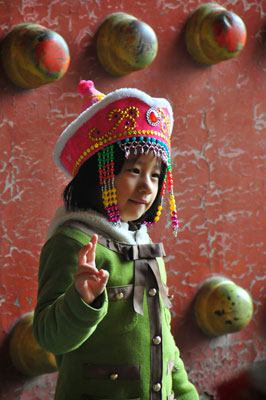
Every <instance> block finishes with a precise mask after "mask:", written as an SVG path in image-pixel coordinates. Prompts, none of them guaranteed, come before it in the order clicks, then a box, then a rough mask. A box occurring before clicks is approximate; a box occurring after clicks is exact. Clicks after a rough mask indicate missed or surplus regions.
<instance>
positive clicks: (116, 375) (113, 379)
mask: <svg viewBox="0 0 266 400" xmlns="http://www.w3.org/2000/svg"><path fill="white" fill-rule="evenodd" d="M109 378H110V379H111V381H116V380H117V378H118V374H111V375H110V376H109Z"/></svg>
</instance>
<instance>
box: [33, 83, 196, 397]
mask: <svg viewBox="0 0 266 400" xmlns="http://www.w3.org/2000/svg"><path fill="white" fill-rule="evenodd" d="M79 92H80V93H81V94H83V96H84V110H83V112H82V113H81V115H80V116H79V117H78V118H77V119H76V120H75V121H74V122H72V123H71V124H70V125H69V126H68V127H67V128H66V129H65V131H64V132H63V133H62V135H61V136H60V138H59V140H58V142H57V144H56V147H55V153H54V158H55V162H56V164H57V165H58V166H59V167H60V168H61V169H62V170H63V171H64V172H65V173H66V174H67V175H69V176H72V178H73V179H72V180H71V182H70V183H69V184H68V186H67V187H66V188H65V191H64V203H65V206H64V207H62V208H60V209H59V210H58V211H57V212H56V215H55V218H54V219H53V221H52V222H51V225H50V228H49V232H48V241H47V242H46V244H45V246H44V247H43V249H42V253H41V258H40V269H39V291H38V302H37V306H36V310H35V317H34V333H35V336H36V339H37V340H38V342H39V344H40V345H41V346H42V347H43V348H45V349H46V350H48V351H50V352H52V353H54V354H55V356H56V360H57V363H58V369H59V376H58V382H57V387H56V394H55V399H56V400H96V399H101V400H104V399H105V400H107V399H109V400H110V399H112V400H113V399H115V400H116V399H117V400H118V399H120V400H122V399H123V400H129V399H131V400H132V399H134V400H137V399H139V400H140V399H141V400H148V399H150V400H173V399H179V400H196V399H198V394H197V392H196V389H195V387H194V386H193V385H192V384H191V383H190V382H189V381H188V378H187V374H186V371H185V369H184V365H183V362H182V360H181V359H180V357H179V350H178V349H177V347H176V345H175V342H174V338H173V336H172V335H171V333H170V311H169V308H170V307H171V302H170V299H169V296H168V290H167V286H166V272H165V267H164V262H163V257H164V250H163V246H162V245H161V244H154V243H152V241H151V239H150V237H149V236H148V233H147V226H149V225H151V224H153V223H155V222H156V221H157V220H158V219H159V216H160V214H161V210H162V199H163V197H164V195H165V191H166V189H167V188H168V189H169V192H170V195H169V198H170V209H171V221H172V228H173V233H174V234H176V231H177V228H178V222H177V216H176V209H175V201H174V195H173V185H172V183H173V182H172V176H171V165H170V135H171V132H172V125H173V116H172V109H171V106H170V104H169V103H168V101H167V100H165V99H156V98H151V97H150V96H148V95H147V94H146V93H144V92H142V91H140V90H137V89H119V90H116V91H114V92H112V93H110V94H109V95H107V96H104V95H103V94H102V93H100V92H98V91H97V90H96V89H95V88H94V85H93V83H92V82H91V81H81V82H80V84H79Z"/></svg>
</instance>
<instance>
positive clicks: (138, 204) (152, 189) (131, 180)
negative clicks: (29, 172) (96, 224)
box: [115, 151, 161, 222]
mask: <svg viewBox="0 0 266 400" xmlns="http://www.w3.org/2000/svg"><path fill="white" fill-rule="evenodd" d="M160 173H161V160H159V159H158V158H156V157H154V154H153V152H152V151H150V152H149V153H148V154H146V155H137V156H134V155H131V156H130V157H129V158H128V159H127V160H126V161H125V163H124V165H123V167H122V170H121V171H120V173H119V174H118V175H117V176H116V177H115V187H116V195H117V204H118V209H119V213H120V216H121V220H122V221H124V222H129V221H135V220H137V219H139V218H140V217H141V216H142V215H143V214H144V213H145V212H146V211H148V209H149V208H150V207H151V205H152V203H153V202H154V200H155V198H156V196H157V192H158V184H159V177H160Z"/></svg>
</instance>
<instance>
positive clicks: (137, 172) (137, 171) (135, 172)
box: [129, 168, 139, 174]
mask: <svg viewBox="0 0 266 400" xmlns="http://www.w3.org/2000/svg"><path fill="white" fill-rule="evenodd" d="M129 171H130V172H132V173H133V174H139V169H138V168H130V170H129Z"/></svg>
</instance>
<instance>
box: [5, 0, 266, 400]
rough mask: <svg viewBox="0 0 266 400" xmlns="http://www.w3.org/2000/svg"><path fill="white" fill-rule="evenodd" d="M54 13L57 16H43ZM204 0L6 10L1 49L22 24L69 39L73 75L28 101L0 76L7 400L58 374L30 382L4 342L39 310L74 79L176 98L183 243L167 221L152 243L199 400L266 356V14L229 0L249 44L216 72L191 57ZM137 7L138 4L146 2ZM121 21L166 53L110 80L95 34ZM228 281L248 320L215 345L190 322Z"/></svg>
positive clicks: (73, 1)
mask: <svg viewBox="0 0 266 400" xmlns="http://www.w3.org/2000/svg"><path fill="white" fill-rule="evenodd" d="M49 3H50V5H49ZM201 3H203V2H201V1H196V0H195V1H193V0H192V1H189V2H186V1H184V2H181V1H177V0H157V1H154V0H142V1H141V2H134V1H132V0H123V1H122V0H119V1H115V0H108V1H100V0H98V1H96V0H95V1H80V0H65V1H61V2H60V1H53V2H52V1H50V2H46V1H42V2H41V1H37V0H36V1H35V0H27V1H25V0H24V1H23V0H12V1H11V0H4V1H1V2H0V39H2V38H3V36H4V35H5V34H6V33H7V32H8V31H9V30H10V29H11V28H12V27H13V26H15V25H16V24H18V23H21V22H33V23H39V24H42V25H44V26H46V27H48V28H50V29H53V30H55V31H56V32H58V33H59V34H61V35H62V36H63V37H64V38H65V40H66V41H67V43H68V45H69V48H70V53H71V64H70V67H69V70H68V72H67V74H66V75H65V76H64V77H63V78H62V79H61V80H59V81H58V82H56V83H52V84H49V85H46V86H44V87H41V88H38V89H36V90H30V91H25V90H20V89H18V88H16V87H14V86H13V85H12V84H11V83H10V82H9V81H8V79H7V78H6V77H5V76H4V73H3V71H2V70H1V74H0V128H1V131H0V149H1V159H0V219H1V223H0V231H1V242H0V245H1V263H0V369H1V373H0V398H1V399H8V400H15V399H21V400H22V399H23V400H30V399H32V400H33V399H34V400H35V399H45V400H47V399H52V398H53V395H52V394H53V391H54V385H55V380H56V374H50V375H44V376H41V377H37V378H34V379H30V378H25V377H22V376H21V375H20V374H19V373H17V372H16V371H15V370H14V368H13V367H12V365H11V363H10V361H9V358H8V340H9V334H10V331H11V330H12V328H13V327H14V325H15V323H16V322H17V321H18V319H19V318H20V317H21V316H22V315H23V314H25V313H27V312H29V311H32V310H33V309H34V305H35V302H36V291H37V273H38V257H39V252H40V249H41V246H42V245H43V243H44V241H45V236H46V230H47V226H48V223H49V220H50V219H51V218H52V216H53V213H54V211H55V209H56V207H57V206H58V205H59V203H60V195H61V192H62V189H63V187H64V185H65V184H66V182H67V179H66V178H65V177H64V176H63V174H62V173H61V172H60V171H59V170H58V169H57V168H56V167H55V166H54V163H53V160H52V151H53V148H54V144H55V142H56V140H57V138H58V135H59V134H60V133H61V131H62V130H63V128H64V127H65V126H66V125H67V124H68V123H69V122H70V121H72V120H73V119H74V118H75V117H76V116H77V115H78V114H79V112H80V109H81V101H80V97H79V95H78V94H77V92H76V87H77V84H78V82H79V80H80V79H92V80H94V81H95V83H96V87H97V88H98V89H99V90H100V91H102V92H106V93H107V92H109V91H111V90H114V89H116V88H119V87H125V86H129V87H137V88H140V89H143V90H145V91H148V92H149V93H150V94H151V95H153V96H157V97H160V96H161V97H168V98H169V99H170V100H171V102H172V104H173V108H174V114H175V125H174V133H173V139H172V146H173V170H174V181H175V194H176V200H177V205H178V208H179V218H180V225H181V230H180V233H179V236H178V238H177V239H174V238H172V237H171V233H170V230H169V231H168V230H167V229H165V227H167V224H168V222H167V221H168V219H165V218H162V220H161V221H160V222H159V224H158V225H157V226H156V227H155V228H154V229H153V233H152V235H153V238H154V239H155V240H161V239H162V240H163V241H164V243H165V248H166V251H167V261H168V262H167V268H168V271H169V282H170V286H171V288H172V291H173V292H174V294H175V298H174V309H173V333H174V335H175V338H176V341H177V344H178V346H179V348H180V350H181V354H182V357H183V359H184V361H185V363H186V366H187V369H188V371H189V373H190V377H191V379H192V380H193V381H194V382H195V384H196V385H197V387H198V389H199V392H200V393H201V394H203V392H204V391H207V392H208V393H210V394H215V387H217V384H218V383H220V382H221V381H223V380H224V379H227V378H229V377H231V376H233V375H234V374H235V373H237V371H238V370H242V369H243V368H246V367H248V366H250V365H251V364H252V363H253V362H254V361H256V360H260V359H263V358H265V353H266V350H265V333H266V324H265V313H266V306H265V281H266V274H265V271H266V256H265V255H266V243H265V220H266V219H265V131H266V111H265V110H266V107H265V106H266V101H265V92H266V45H265V38H264V37H263V35H264V34H265V27H266V18H265V15H266V3H265V2H263V1H261V0H254V1H252V2H250V1H244V0H240V1H237V2H236V1H233V0H227V1H223V0H221V1H220V3H219V4H221V5H223V6H225V7H226V8H228V9H229V10H232V11H234V12H235V13H237V14H238V15H239V16H240V17H241V18H242V19H243V20H244V22H245V24H246V27H247V31H248V40H247V44H246V47H245V49H244V50H243V51H242V53H241V54H240V55H239V56H238V57H237V58H235V59H232V60H230V61H226V62H222V63H220V64H216V65H214V66H212V67H202V66H199V65H197V64H196V63H195V62H194V61H193V60H192V59H191V58H190V56H189V55H188V54H187V52H186V48H185V42H184V26H185V23H186V21H187V18H188V17H189V15H190V14H191V12H192V11H193V10H194V9H195V7H197V6H198V5H199V4H201ZM139 4H141V5H139ZM115 11H124V12H127V13H129V14H132V15H134V16H136V17H138V18H141V19H142V20H143V21H145V22H146V23H148V24H150V25H151V26H152V27H153V28H154V30H155V31H156V33H157V36H158V40H159V52H158V55H157V58H156V59H155V61H154V62H153V63H152V65H151V66H149V67H148V68H147V69H145V70H143V71H139V72H135V73H133V74H130V75H127V76H125V77H122V78H113V77H111V76H108V75H107V73H105V72H104V71H103V70H102V68H101V66H100V65H99V63H98V61H97V59H96V56H95V48H94V36H95V32H96V30H97V27H98V25H99V24H100V23H101V21H102V20H103V18H104V17H106V16H107V15H109V14H110V13H112V12H115ZM216 274H218V275H224V276H226V277H228V278H230V279H232V280H233V281H234V282H236V283H237V284H238V285H240V286H242V287H244V288H245V289H247V290H248V291H249V293H250V294H251V296H252V298H253V302H254V315H253V319H252V321H251V323H250V324H249V325H248V326H247V327H246V328H245V329H244V330H242V331H240V332H238V333H234V334H228V335H224V336H220V337H218V338H208V337H206V336H205V335H203V334H202V333H201V332H200V330H199V328H198V327H197V325H196V323H195V320H194V317H193V300H194V298H195V294H196V292H197V290H198V287H199V285H200V284H201V283H202V282H203V281H204V280H205V279H207V278H209V277H211V276H213V275H216Z"/></svg>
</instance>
